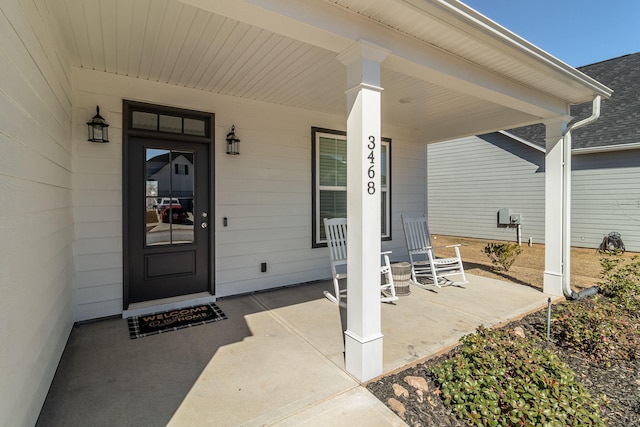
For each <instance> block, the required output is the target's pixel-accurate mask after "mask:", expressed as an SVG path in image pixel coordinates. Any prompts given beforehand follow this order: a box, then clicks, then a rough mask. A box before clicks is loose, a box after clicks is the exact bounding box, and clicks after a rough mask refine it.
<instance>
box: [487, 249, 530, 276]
mask: <svg viewBox="0 0 640 427" xmlns="http://www.w3.org/2000/svg"><path fill="white" fill-rule="evenodd" d="M483 252H484V253H485V254H486V255H487V256H488V257H489V259H490V260H491V263H492V264H493V265H494V266H496V268H500V267H502V268H503V269H504V271H509V269H510V268H511V265H513V263H514V262H515V260H516V258H517V257H518V255H520V254H521V253H522V248H521V247H520V246H519V245H518V244H517V243H489V244H487V246H485V247H484V251H483Z"/></svg>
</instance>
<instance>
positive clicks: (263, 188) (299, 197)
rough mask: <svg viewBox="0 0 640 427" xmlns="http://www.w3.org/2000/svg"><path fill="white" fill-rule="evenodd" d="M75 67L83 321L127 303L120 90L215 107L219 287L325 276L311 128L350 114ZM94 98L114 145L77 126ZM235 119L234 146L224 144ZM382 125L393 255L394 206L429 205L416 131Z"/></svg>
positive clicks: (221, 292)
mask: <svg viewBox="0 0 640 427" xmlns="http://www.w3.org/2000/svg"><path fill="white" fill-rule="evenodd" d="M73 76H74V77H73V79H74V83H75V85H76V90H75V92H74V130H75V132H76V134H75V135H74V151H75V153H76V158H75V162H76V164H75V167H76V170H77V173H76V174H75V176H74V182H75V183H76V193H75V196H76V208H75V214H76V219H77V224H76V230H77V235H78V250H77V259H78V273H77V283H78V285H77V286H78V296H77V298H78V318H79V319H89V318H95V317H101V316H107V315H112V314H119V313H121V312H122V262H121V259H122V249H121V247H120V246H119V245H121V243H120V242H121V238H122V231H121V230H122V222H121V221H122V220H121V216H122V212H121V210H122V201H121V182H122V181H121V165H120V164H121V160H122V157H121V153H122V146H121V129H120V127H121V122H122V117H121V114H122V99H123V98H124V99H130V100H136V101H143V102H148V103H155V104H161V105H168V106H174V107H180V108H188V109H193V110H200V111H208V112H212V113H215V122H216V127H215V139H216V143H215V152H216V165H215V174H216V192H215V195H216V199H215V217H212V219H211V221H212V222H214V227H215V243H216V246H215V253H216V260H215V262H216V265H215V285H216V296H218V297H223V296H228V295H235V294H241V293H246V292H253V291H257V290H263V289H269V288H274V287H280V286H286V285H292V284H296V283H301V282H308V281H313V280H321V279H328V278H329V277H330V270H329V261H328V260H329V258H328V253H327V250H326V248H318V249H312V247H311V246H312V242H311V227H312V226H311V127H312V126H317V127H323V128H329V129H336V130H344V129H345V126H346V118H345V117H337V116H331V115H326V114H318V113H314V112H311V111H307V110H300V109H293V108H285V107H279V106H277V105H273V104H266V103H260V102H253V101H248V100H243V99H239V98H232V97H228V96H221V95H216V94H212V93H208V92H202V91H198V90H190V89H185V88H181V87H176V86H168V85H164V84H160V83H156V82H150V81H147V80H136V79H133V78H128V77H123V76H116V75H112V74H106V73H99V72H95V71H89V70H84V69H79V68H74V69H73ZM95 88H100V89H99V93H97V92H96V89H95ZM345 102H346V100H345ZM98 104H99V105H100V111H101V113H103V112H104V114H103V116H104V117H105V118H106V119H107V121H108V122H109V124H110V125H111V127H110V128H109V138H110V140H111V142H110V143H109V144H92V143H89V142H86V141H85V139H86V138H85V136H84V134H83V132H85V131H86V129H85V128H86V125H85V124H84V123H85V122H86V121H87V120H88V119H89V118H90V117H91V116H92V115H93V114H94V112H95V106H96V105H98ZM234 124H235V126H236V135H237V136H238V138H240V140H241V142H240V155H239V156H229V155H227V154H226V153H225V151H226V142H225V137H226V134H227V133H228V132H229V131H230V129H231V126H232V125H234ZM383 135H384V136H388V137H391V138H392V139H393V144H392V162H393V165H392V167H393V169H392V171H393V179H392V183H393V214H392V215H393V224H392V230H393V237H394V239H393V241H392V242H384V245H383V246H384V247H385V249H388V250H389V249H390V250H393V251H394V253H395V252H402V251H404V238H403V235H402V226H401V223H400V214H401V213H403V212H406V211H414V210H416V211H418V212H423V211H424V205H425V191H424V182H425V172H424V149H423V145H421V144H418V143H416V141H417V137H416V135H415V132H412V131H407V130H404V129H397V128H394V127H387V128H385V129H384V131H383ZM416 159H417V160H416ZM102 162H105V163H106V165H105V166H101V164H102ZM224 218H227V227H224V225H223V219H224ZM263 262H266V263H267V271H266V272H265V273H262V272H261V271H260V264H261V263H263Z"/></svg>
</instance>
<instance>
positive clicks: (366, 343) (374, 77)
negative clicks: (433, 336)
mask: <svg viewBox="0 0 640 427" xmlns="http://www.w3.org/2000/svg"><path fill="white" fill-rule="evenodd" d="M388 54H389V52H387V51H385V50H383V49H381V48H380V47H378V46H375V45H373V44H371V43H367V42H363V41H360V42H358V43H356V44H354V45H353V46H351V47H350V48H349V49H347V50H346V51H344V52H342V53H341V54H340V55H339V56H338V59H339V60H340V61H342V62H343V63H344V64H345V65H346V67H347V91H346V94H347V114H348V116H347V165H348V167H347V261H348V263H347V277H348V279H347V330H346V331H345V365H346V369H347V371H348V372H349V373H351V374H352V375H353V376H355V377H356V378H357V379H358V380H360V381H367V380H370V379H371V378H374V377H376V376H378V375H380V374H382V326H381V311H380V249H381V244H380V221H381V214H380V203H381V198H380V161H381V151H380V98H381V91H382V88H381V87H380V68H381V67H380V64H381V63H382V61H384V59H385V58H386V57H387V55H388Z"/></svg>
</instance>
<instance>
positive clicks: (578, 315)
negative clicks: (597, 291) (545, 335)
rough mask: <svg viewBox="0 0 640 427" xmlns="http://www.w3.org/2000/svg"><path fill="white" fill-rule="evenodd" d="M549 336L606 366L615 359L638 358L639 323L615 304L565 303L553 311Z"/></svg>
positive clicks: (593, 301)
mask: <svg viewBox="0 0 640 427" xmlns="http://www.w3.org/2000/svg"><path fill="white" fill-rule="evenodd" d="M553 318H554V319H553V322H552V324H551V333H552V335H553V339H554V340H555V341H556V342H557V343H558V344H559V345H562V346H564V347H567V348H570V349H573V350H575V351H579V352H580V353H582V355H583V357H586V358H589V359H592V360H595V361H600V362H602V363H605V364H606V365H607V366H609V365H610V364H611V361H612V360H614V359H623V360H635V359H637V358H640V354H638V353H639V349H640V328H639V327H638V326H639V324H638V319H637V318H634V317H631V316H629V315H628V311H627V310H626V309H624V310H623V309H621V308H620V307H619V306H618V305H616V304H615V303H613V302H611V301H609V300H606V299H603V298H602V297H593V298H591V300H590V301H585V302H583V303H582V304H577V303H575V302H571V301H566V302H563V303H562V304H558V305H557V306H556V307H555V310H554V316H553Z"/></svg>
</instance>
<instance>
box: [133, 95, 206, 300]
mask: <svg viewBox="0 0 640 427" xmlns="http://www.w3.org/2000/svg"><path fill="white" fill-rule="evenodd" d="M129 107H131V105H130V104H129ZM129 110H130V111H128V112H125V116H126V117H129V118H130V123H128V124H127V126H128V127H129V130H128V135H127V138H126V147H125V148H124V150H125V159H126V160H125V163H126V165H125V166H126V169H124V170H125V171H126V180H125V181H126V191H125V193H126V196H125V203H124V206H125V209H124V218H123V219H124V221H125V295H126V297H125V308H127V306H128V304H129V303H136V302H142V301H150V300H157V299H162V298H168V297H174V296H180V295H188V294H195V293H200V292H210V293H213V281H212V280H211V271H213V268H212V259H211V253H210V252H211V247H212V242H211V236H212V235H213V231H212V228H211V227H210V226H209V225H210V217H211V214H212V212H211V204H212V200H211V199H212V195H211V188H212V187H211V179H210V176H211V175H212V174H211V152H210V150H213V147H212V146H211V144H210V143H208V142H205V141H198V138H197V135H190V134H189V133H193V132H194V130H193V129H192V127H193V125H194V123H192V122H187V123H189V125H188V126H191V127H186V128H185V125H184V123H185V121H184V119H185V118H184V117H182V116H183V115H184V114H185V113H184V111H183V110H174V109H167V110H165V109H162V110H160V111H159V112H155V111H148V110H153V109H152V108H151V107H148V106H147V108H146V110H147V111H142V113H143V114H144V116H141V115H140V114H138V113H140V112H139V111H136V108H135V106H134V108H129ZM131 110H133V111H131ZM191 114H193V112H191ZM163 118H165V119H164V121H165V122H167V123H169V122H171V123H173V126H171V127H165V128H163V127H161V126H162V122H163ZM187 120H194V118H193V117H191V118H188V119H187ZM202 124H203V125H205V126H206V123H202ZM144 126H147V127H148V128H147V129H139V128H140V127H144ZM153 126H155V129H154V128H153ZM125 129H127V128H126V127H125ZM197 129H198V132H200V127H199V126H198V127H197ZM185 130H186V132H187V134H185ZM203 133H204V135H205V136H206V135H207V134H208V133H210V130H209V131H206V130H204V131H203Z"/></svg>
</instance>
